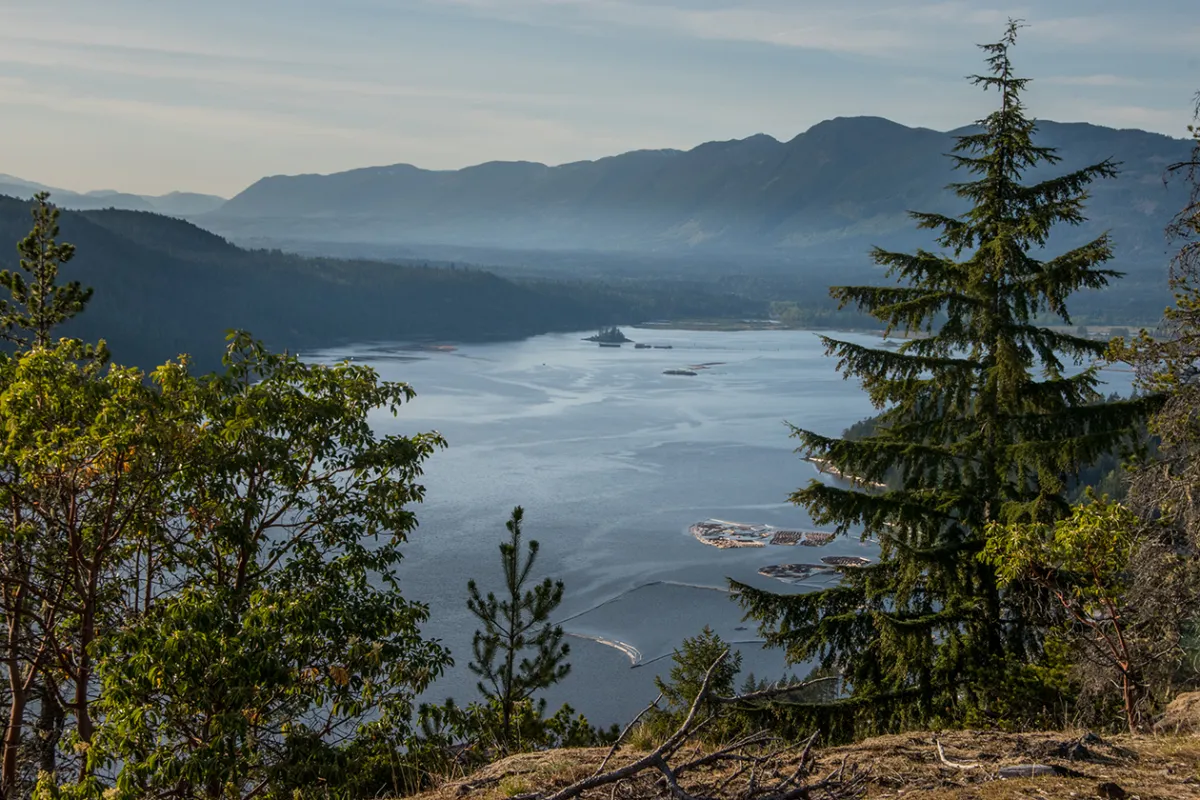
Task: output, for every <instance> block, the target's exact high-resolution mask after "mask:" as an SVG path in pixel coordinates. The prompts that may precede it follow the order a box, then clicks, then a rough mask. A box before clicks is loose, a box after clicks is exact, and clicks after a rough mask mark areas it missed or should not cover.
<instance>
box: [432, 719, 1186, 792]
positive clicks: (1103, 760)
mask: <svg viewBox="0 0 1200 800" xmlns="http://www.w3.org/2000/svg"><path fill="white" fill-rule="evenodd" d="M1081 736H1082V733H1026V734H1005V733H994V732H976V731H955V732H948V733H944V734H938V735H937V736H936V740H937V741H940V742H941V743H942V745H943V748H944V752H945V758H946V760H947V761H950V762H953V763H955V764H960V765H966V764H977V765H978V766H976V767H973V768H971V769H959V768H956V767H952V766H947V765H946V764H944V763H942V762H941V760H940V759H939V757H938V752H937V747H936V745H935V735H934V734H931V733H912V734H903V735H897V736H884V737H880V738H876V739H869V740H867V741H864V742H860V743H858V744H854V745H848V746H845V747H834V748H827V749H824V750H821V751H819V752H817V754H816V756H817V757H816V766H815V768H814V770H813V772H814V773H815V774H816V775H819V776H820V775H825V774H828V773H829V772H832V771H833V770H836V769H838V768H840V767H842V766H843V764H844V765H845V770H846V773H847V774H851V773H854V772H855V771H858V772H861V773H863V774H865V775H866V776H867V777H868V782H867V794H866V796H867V797H868V798H883V797H914V798H922V799H923V800H924V799H927V800H1018V798H1019V799H1020V800H1032V799H1033V798H1054V799H1055V800H1057V798H1064V799H1066V798H1080V800H1084V798H1095V797H1102V796H1104V795H1103V794H1101V793H1099V787H1100V786H1101V784H1106V783H1112V784H1116V785H1117V786H1119V787H1120V789H1121V790H1123V791H1124V792H1125V795H1124V796H1125V797H1127V798H1129V799H1130V800H1132V799H1133V798H1138V800H1186V799H1187V798H1197V800H1200V736H1159V737H1150V736H1141V737H1130V736H1118V737H1112V738H1105V739H1103V740H1099V741H1096V740H1085V741H1083V742H1082V748H1080V749H1076V750H1075V752H1074V753H1071V752H1070V749H1071V746H1072V745H1073V744H1074V743H1076V742H1079V741H1080V737H1081ZM607 752H608V751H607V749H606V748H592V749H578V750H555V751H550V752H545V753H527V754H522V755H517V756H512V757H510V758H507V759H505V760H503V761H499V762H497V763H495V764H491V765H489V766H487V767H485V768H483V769H482V770H480V771H478V772H476V773H475V774H474V775H472V776H471V777H470V778H468V779H467V780H466V781H456V782H452V783H447V784H446V785H444V786H442V787H440V788H439V789H437V790H435V791H431V792H427V793H425V794H422V795H419V796H418V798H419V800H460V799H461V798H471V800H503V799H504V798H508V797H512V796H514V795H517V794H521V793H522V792H527V791H531V790H534V789H538V790H541V791H549V790H552V789H557V788H561V787H563V786H566V785H568V784H570V783H572V782H574V781H576V780H579V779H581V778H584V777H587V776H588V775H591V774H592V773H593V772H595V771H596V768H597V767H598V766H599V765H600V762H601V761H602V760H603V758H604V756H605V754H606V753H607ZM639 754H640V753H639V752H637V751H632V750H627V751H622V752H621V753H618V754H617V756H615V757H614V758H613V760H612V761H611V762H610V763H609V768H610V769H611V768H613V767H616V766H620V765H622V764H625V763H628V762H629V761H632V760H634V759H635V758H636V757H637V756H638V755H639ZM1072 756H1074V757H1072ZM1019 764H1043V765H1047V766H1052V767H1056V768H1058V770H1059V772H1060V774H1058V775H1054V776H1045V777H1036V778H1014V779H1006V780H999V779H997V775H998V773H999V770H1000V768H1001V767H1004V766H1012V765H1019ZM787 765H788V762H787V761H784V762H783V763H781V764H780V765H779V768H780V769H781V770H787V768H788V767H787ZM656 778H657V774H647V775H645V776H643V778H642V785H640V786H636V785H634V786H627V787H625V790H623V791H618V792H617V793H616V796H617V797H623V796H631V795H634V794H638V793H641V792H644V793H645V794H646V795H649V794H650V793H651V790H652V784H653V783H654V781H655V780H656ZM713 778H714V773H712V772H708V773H706V774H698V775H696V776H695V777H694V778H693V780H696V781H702V782H703V783H704V784H707V785H712V783H713V780H712V779H713ZM689 784H691V785H696V784H692V781H686V780H685V781H684V786H685V788H687V787H688V786H689ZM611 791H612V790H611V787H604V788H603V789H602V790H597V792H596V793H595V794H594V795H592V794H586V795H584V797H585V798H588V797H593V796H594V797H596V798H601V797H603V798H606V799H607V798H609V797H610V792H611ZM1115 796H1118V797H1119V796H1121V795H1115Z"/></svg>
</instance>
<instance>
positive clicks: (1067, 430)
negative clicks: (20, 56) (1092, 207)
mask: <svg viewBox="0 0 1200 800" xmlns="http://www.w3.org/2000/svg"><path fill="white" fill-rule="evenodd" d="M1019 27H1020V25H1019V24H1018V23H1015V22H1010V24H1009V26H1008V29H1007V31H1006V33H1005V35H1004V37H1003V38H1002V39H1001V41H999V42H997V43H995V44H988V45H981V47H982V49H983V50H984V51H985V53H986V55H987V64H988V68H989V69H988V70H987V74H985V75H979V76H975V77H973V78H972V79H971V80H972V82H973V83H974V84H975V85H978V86H981V87H983V88H984V89H986V90H992V89H995V90H997V91H998V92H999V95H1000V107H999V108H998V109H997V110H996V111H995V112H994V113H992V114H991V115H989V116H988V117H987V118H985V119H983V120H981V121H979V123H978V130H977V131H976V132H972V133H969V134H967V135H964V136H960V137H959V138H958V142H957V145H956V147H955V148H954V154H953V155H952V156H951V157H952V158H953V159H954V161H955V163H956V166H957V168H958V169H961V170H963V171H965V172H968V173H970V174H971V175H973V176H974V179H973V180H970V181H968V182H964V183H956V184H952V185H951V187H950V188H951V189H953V191H954V192H955V193H956V194H957V195H958V196H959V197H961V198H963V199H964V200H966V201H968V202H969V203H970V204H971V208H970V210H969V211H967V212H966V213H965V214H963V215H962V216H959V217H950V216H945V215H941V214H929V213H913V214H912V216H913V218H914V219H915V220H916V222H917V224H918V227H920V228H923V229H929V230H934V231H938V232H939V233H938V236H937V242H938V243H939V245H940V250H939V252H930V251H925V250H918V251H917V252H916V253H915V254H907V253H895V252H889V251H886V250H882V249H878V248H877V249H875V250H874V252H873V254H872V255H873V259H874V261H875V262H876V263H877V264H879V265H881V266H884V267H886V268H887V272H888V276H889V277H890V278H893V279H894V281H895V284H894V285H891V286H842V287H834V288H833V289H832V290H831V293H832V294H833V296H834V297H836V298H837V299H838V300H839V301H840V302H841V304H842V306H843V307H844V306H854V307H857V308H858V309H860V310H861V311H863V312H865V313H868V314H870V315H871V316H873V317H874V318H876V319H878V320H880V321H881V322H882V323H883V325H884V326H885V327H886V329H887V330H888V331H889V332H892V331H902V332H904V333H905V334H920V336H919V337H918V338H913V339H910V340H909V341H907V342H906V343H905V344H904V345H903V346H901V347H900V348H898V349H897V350H895V351H890V350H882V349H873V348H869V347H865V346H862V345H859V344H855V343H852V342H845V341H838V340H835V339H826V347H827V352H828V353H829V354H831V355H836V356H837V358H838V368H839V369H840V370H841V371H842V372H843V373H845V374H846V375H847V376H854V377H855V378H857V379H859V380H860V381H861V382H862V385H863V387H864V388H865V389H866V390H867V392H868V393H869V395H870V397H871V399H872V401H873V402H874V404H875V405H876V407H878V408H881V409H883V411H882V414H881V416H880V418H879V421H880V424H879V425H878V426H877V428H876V430H875V431H874V432H872V433H871V434H870V435H868V436H867V437H866V438H863V439H860V440H857V441H849V440H841V439H835V438H829V437H826V436H822V435H820V434H818V433H816V432H813V431H808V430H802V429H799V428H794V429H793V434H794V436H796V437H797V438H798V439H799V440H800V441H801V443H802V447H801V449H802V450H804V451H807V452H808V453H809V454H810V455H811V456H813V457H819V458H821V459H826V460H827V461H828V462H829V463H830V464H831V465H832V466H834V467H836V468H837V469H838V470H840V471H841V473H842V474H846V475H854V476H858V477H860V478H862V479H864V481H865V483H864V484H863V485H866V486H869V485H870V483H871V482H883V481H885V479H886V478H887V477H888V475H889V473H890V474H891V475H892V476H893V477H892V485H891V487H890V488H889V489H887V490H883V491H879V490H870V489H861V488H854V489H847V488H839V487H836V486H830V485H826V484H824V483H821V482H819V481H813V482H811V483H810V484H809V485H808V486H807V487H805V488H802V489H800V490H798V491H796V492H795V493H794V494H793V495H792V497H791V500H792V501H793V502H794V503H797V504H798V505H802V506H804V507H805V508H806V509H808V511H809V513H810V515H811V516H812V518H813V519H814V520H815V521H816V522H817V523H818V524H822V525H835V526H837V529H838V530H839V531H840V532H843V533H845V532H849V531H852V530H856V531H860V532H861V533H862V535H864V536H865V537H870V538H874V539H876V540H877V541H878V542H879V544H880V547H881V554H880V559H879V562H878V563H877V564H876V565H873V566H871V567H868V568H865V569H858V570H855V569H844V570H843V575H842V580H841V582H840V584H839V585H838V586H836V587H834V588H831V589H828V590H826V591H820V592H815V593H811V594H803V595H786V596H785V595H776V594H773V593H770V592H764V591H761V590H755V589H752V588H751V587H747V586H743V585H737V584H735V588H737V589H738V590H739V592H740V595H739V596H740V601H741V603H742V604H743V607H744V608H745V609H746V610H747V611H748V614H749V616H751V617H753V618H755V619H757V620H758V621H759V622H760V624H761V626H762V629H763V632H764V634H765V635H766V637H767V640H768V642H769V643H770V644H771V645H775V646H783V647H785V648H786V650H787V654H788V657H789V659H790V660H792V661H793V662H802V661H807V660H810V659H815V660H817V661H818V662H819V663H820V664H821V665H822V666H824V667H826V668H832V669H836V670H839V671H840V672H841V673H842V674H843V676H844V678H845V682H846V689H847V690H848V693H847V694H846V696H844V697H843V699H840V700H838V701H835V702H833V703H831V704H826V705H822V706H813V707H811V708H809V709H808V711H809V712H811V713H813V714H814V715H815V717H816V719H817V720H819V722H820V724H821V725H822V726H823V727H824V729H825V730H826V732H827V735H830V736H834V737H840V738H848V737H852V736H856V735H863V734H870V733H874V732H878V731H887V730H895V729H900V728H904V727H910V726H927V725H936V724H954V723H957V722H963V721H967V720H970V719H971V718H972V716H973V715H974V714H976V713H980V712H982V713H984V714H990V713H1005V714H1012V713H1019V711H1018V709H1016V708H1014V707H1013V704H1014V703H1017V702H1018V697H1017V695H1018V694H1019V692H1017V691H1016V690H1015V688H1014V684H1013V683H1012V681H1013V680H1014V679H1015V677H1016V676H1015V674H1014V671H1013V670H1014V668H1019V667H1020V665H1023V664H1028V663H1035V662H1037V660H1038V659H1039V657H1040V654H1041V650H1040V646H1041V642H1040V638H1039V636H1038V627H1037V625H1036V624H1035V623H1036V620H1034V619H1033V618H1032V616H1031V609H1030V604H1028V603H1027V602H1025V601H1027V600H1028V599H1029V591H1030V590H1029V589H1028V587H1021V586H1016V587H1012V588H1008V589H1005V590H1004V591H1002V590H1001V589H1000V588H999V587H998V585H997V581H996V575H995V571H994V569H993V568H992V567H991V566H989V565H987V564H984V563H982V562H981V561H980V559H979V558H978V554H979V552H980V550H981V549H982V547H983V543H984V537H985V529H986V526H987V524H988V523H989V522H992V521H1002V522H1012V521H1019V520H1040V521H1052V520H1054V519H1057V518H1060V517H1061V516H1063V515H1064V514H1065V513H1067V511H1068V504H1067V502H1066V499H1065V497H1064V490H1065V488H1066V483H1067V481H1068V480H1069V479H1070V477H1071V476H1072V474H1073V473H1074V472H1075V471H1076V470H1077V469H1078V468H1079V467H1080V465H1082V464H1086V463H1088V462H1090V461H1092V460H1093V459H1094V458H1096V457H1097V456H1098V455H1100V454H1101V453H1103V452H1106V451H1108V450H1110V449H1112V448H1113V447H1115V446H1118V445H1119V444H1120V442H1121V441H1122V440H1123V439H1124V438H1125V437H1126V436H1127V435H1128V432H1129V430H1130V425H1131V422H1132V421H1133V420H1135V419H1137V418H1138V417H1139V416H1140V415H1141V414H1142V413H1143V411H1144V408H1143V406H1144V404H1145V402H1147V401H1133V400H1131V401H1124V402H1118V403H1102V402H1100V401H1101V399H1102V398H1101V395H1100V394H1099V393H1098V391H1097V386H1098V383H1099V380H1098V376H1097V374H1096V371H1095V368H1088V369H1084V370H1083V371H1082V372H1080V373H1078V374H1076V375H1073V376H1069V375H1068V374H1067V373H1068V369H1067V366H1066V363H1065V362H1067V361H1074V362H1086V361H1090V360H1093V359H1094V358H1096V357H1098V356H1100V355H1101V354H1102V353H1103V352H1104V349H1105V345H1104V344H1103V343H1100V342H1094V341H1090V340H1087V339H1083V338H1080V337H1077V336H1073V335H1070V334H1067V333H1063V332H1060V331H1057V330H1053V329H1051V328H1049V327H1045V326H1042V325H1040V324H1039V321H1038V317H1039V315H1042V314H1045V313H1049V314H1051V315H1054V316H1057V317H1058V318H1060V319H1061V320H1062V322H1063V323H1064V324H1069V323H1070V316H1069V314H1068V310H1067V304H1066V301H1067V299H1068V297H1069V296H1070V295H1071V294H1072V293H1074V292H1075V291H1077V290H1080V289H1096V288H1100V287H1103V286H1105V285H1107V284H1108V282H1109V280H1110V279H1112V278H1115V277H1119V275H1120V273H1117V272H1114V271H1111V270H1108V269H1103V268H1102V265H1103V264H1104V263H1105V262H1107V261H1109V260H1110V259H1111V258H1112V255H1113V253H1112V245H1111V242H1110V241H1109V238H1108V236H1107V235H1104V236H1101V237H1100V238H1098V239H1096V240H1094V241H1091V242H1089V243H1087V244H1085V245H1083V246H1081V247H1078V248H1075V249H1073V250H1070V251H1069V252H1066V253H1063V254H1062V255H1058V256H1056V257H1053V258H1051V259H1049V260H1045V261H1042V260H1039V259H1038V258H1037V255H1038V254H1039V251H1040V250H1041V248H1042V247H1043V246H1044V245H1045V244H1046V242H1047V239H1048V237H1049V235H1050V232H1051V229H1052V228H1053V227H1054V226H1055V225H1056V224H1060V223H1061V224H1065V225H1076V224H1078V223H1080V222H1082V221H1083V219H1084V216H1083V203H1084V200H1085V199H1086V196H1087V195H1086V187H1087V186H1088V184H1089V183H1091V182H1092V181H1093V180H1096V179H1099V178H1111V177H1113V176H1114V175H1115V174H1116V165H1115V164H1114V163H1112V162H1110V161H1105V162H1102V163H1099V164H1095V165H1092V166H1089V167H1086V168H1084V169H1080V170H1077V171H1074V172H1070V173H1068V174H1065V175H1061V176H1058V177H1054V178H1051V179H1048V180H1045V181H1042V182H1038V183H1032V184H1028V183H1023V182H1022V178H1023V176H1024V174H1025V173H1026V172H1028V171H1029V170H1031V169H1033V168H1035V167H1037V166H1038V165H1041V164H1048V165H1052V164H1054V163H1056V162H1058V161H1059V157H1058V156H1057V155H1056V154H1055V152H1054V150H1053V149H1051V148H1046V147H1039V146H1037V145H1035V144H1034V134H1035V132H1036V124H1035V122H1034V121H1033V120H1031V119H1030V118H1029V117H1028V116H1027V115H1026V112H1025V108H1024V106H1023V105H1022V103H1021V93H1022V90H1024V89H1025V87H1026V85H1027V83H1028V79H1025V78H1020V77H1017V76H1015V75H1014V73H1013V68H1012V63H1011V61H1010V49H1011V48H1012V47H1013V46H1014V45H1015V43H1016V39H1017V32H1018V29H1019Z"/></svg>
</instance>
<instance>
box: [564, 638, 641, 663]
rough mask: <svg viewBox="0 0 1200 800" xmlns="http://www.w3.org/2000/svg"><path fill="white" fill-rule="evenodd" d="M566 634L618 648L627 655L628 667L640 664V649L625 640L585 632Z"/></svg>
mask: <svg viewBox="0 0 1200 800" xmlns="http://www.w3.org/2000/svg"><path fill="white" fill-rule="evenodd" d="M567 636H574V637H575V638H576V639H587V640H588V641H591V642H596V643H597V644H602V645H604V646H605V647H612V648H615V649H617V650H620V651H621V652H622V653H624V654H625V655H627V656H629V666H630V667H640V666H641V665H642V651H641V650H638V649H637V648H636V647H634V646H633V645H631V644H627V643H625V642H618V641H617V640H615V639H605V638H604V637H603V636H588V635H587V634H584V633H570V632H568V633H567ZM657 660H658V659H655V661H657Z"/></svg>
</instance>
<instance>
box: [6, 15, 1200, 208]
mask: <svg viewBox="0 0 1200 800" xmlns="http://www.w3.org/2000/svg"><path fill="white" fill-rule="evenodd" d="M329 5H330V4H323V3H319V2H316V0H291V1H290V2H283V1H282V0H262V2H257V3H253V4H246V3H234V2H232V0H213V2H210V3H206V4H203V5H202V6H201V5H191V4H188V5H184V4H162V3H157V4H155V3H149V2H146V1H145V0H111V2H108V3H105V4H103V5H101V4H95V3H83V2H81V0H51V1H50V2H44V3H39V4H37V5H36V6H32V5H31V6H28V7H11V6H7V5H6V6H5V7H3V8H0V104H3V105H4V106H5V108H6V109H7V110H8V112H9V120H10V124H9V125H7V126H4V127H3V128H0V152H5V153H10V154H19V156H17V157H14V158H12V160H11V161H9V160H3V161H0V173H9V174H13V175H16V176H18V177H21V178H23V179H26V180H30V181H37V182H40V183H45V184H50V185H54V186H58V187H61V188H64V189H70V190H72V191H78V192H85V191H94V190H100V189H111V190H118V191H125V192H133V193H141V194H162V193H165V192H170V191H189V192H206V193H212V194H218V195H222V196H225V197H228V196H231V195H233V194H236V193H237V192H239V191H241V190H242V189H244V188H245V187H246V186H248V185H250V184H251V183H253V182H254V181H256V180H258V179H259V178H261V177H264V176H268V175H275V174H296V173H329V172H338V171H342V170H347V169H355V168H360V167H367V166H373V165H387V164H396V163H411V164H414V165H417V166H420V167H424V168H430V169H456V168H461V167H464V166H469V165H472V164H478V163H483V162H488V161H497V160H500V161H517V160H524V161H538V162H542V163H547V164H561V163H567V162H572V161H578V160H585V159H595V158H602V157H605V156H611V155H615V154H618V153H621V152H626V151H629V150H637V149H658V148H676V149H689V148H691V147H694V146H696V145H698V144H700V143H702V142H705V141H713V140H727V139H735V138H744V137H746V136H749V135H752V134H755V133H766V134H768V135H771V136H774V137H776V138H778V139H784V140H786V139H790V138H792V137H794V136H795V135H796V134H798V133H800V132H802V131H804V130H807V129H808V128H810V127H811V126H812V125H814V124H816V123H818V122H820V121H823V120H825V119H829V118H833V117H838V116H880V117H886V118H888V119H892V120H894V121H896V122H899V123H901V124H904V125H908V126H918V127H926V128H932V129H935V130H950V129H953V128H957V127H959V126H961V125H964V124H967V123H969V122H971V121H972V120H974V119H976V118H978V117H980V116H982V115H984V114H986V113H987V112H988V110H990V104H991V102H992V98H991V97H989V96H988V95H986V94H985V93H982V92H980V91H978V89H975V88H973V87H971V86H970V85H969V84H968V83H967V81H965V80H963V76H964V75H966V74H967V73H970V72H976V71H979V70H980V69H981V68H982V63H981V58H980V53H979V52H978V51H977V50H976V49H975V46H974V45H975V43H978V42H984V41H992V40H994V39H996V38H997V37H998V36H999V34H1000V33H1001V30H1002V27H1003V24H1004V21H1005V20H1006V19H1007V18H1008V17H1009V16H1015V17H1021V18H1025V19H1027V20H1028V22H1029V25H1030V27H1029V28H1028V29H1027V30H1026V31H1024V32H1023V35H1022V38H1021V41H1020V44H1019V46H1018V48H1017V50H1016V51H1015V53H1014V57H1015V59H1016V62H1017V67H1018V70H1019V71H1020V73H1021V74H1023V75H1027V76H1030V77H1032V78H1033V79H1034V83H1033V84H1032V86H1031V87H1030V91H1029V94H1028V100H1029V109H1030V112H1031V113H1032V114H1033V115H1035V116H1037V117H1042V118H1047V119H1055V120H1060V121H1086V122H1092V123H1095V124H1100V125H1108V126H1111V127H1118V128H1141V129H1144V130H1150V131H1156V132H1159V133H1165V134H1168V135H1172V136H1176V137H1181V136H1184V135H1185V134H1186V125H1187V122H1188V120H1189V119H1190V116H1191V115H1190V111H1191V104H1192V98H1193V92H1194V82H1195V75H1196V73H1197V72H1198V71H1200V70H1198V66H1200V60H1198V59H1197V57H1196V56H1195V55H1193V54H1192V53H1191V52H1190V49H1189V48H1190V44H1191V43H1192V42H1194V41H1195V40H1196V37H1197V36H1198V35H1200V26H1197V25H1188V24H1182V20H1183V19H1185V18H1186V15H1187V14H1188V10H1189V8H1190V4H1188V3H1185V2H1183V1H1182V0H1151V1H1150V2H1146V3H1143V4H1141V5H1140V6H1139V7H1138V8H1137V9H1136V11H1133V10H1131V9H1130V8H1129V6H1128V4H1127V3H1121V2H1117V0H1101V1H1100V2H1095V3H1091V4H1089V6H1088V8H1087V9H1086V16H1084V13H1085V10H1084V9H1081V8H1080V7H1079V6H1078V4H1076V3H1071V2H1068V1H1067V0H1050V1H1049V2H1044V3H1041V4H1040V5H1038V6H1036V7H1032V6H1031V5H1030V4H1026V5H1014V6H1011V7H1005V6H1001V5H996V4H991V3H987V2H914V1H913V0H903V1H902V2H895V3H884V2H883V0H869V2H864V3H859V4H856V7H855V8H854V9H848V8H845V7H844V6H842V5H839V4H834V3H828V2H820V3H818V2H802V1H801V0H786V1H785V0H748V1H747V2H733V0H643V1H640V2H639V1H638V0H436V2H435V0H350V1H349V2H345V3H339V4H337V7H336V8H331V7H329ZM1151 56H1152V58H1151Z"/></svg>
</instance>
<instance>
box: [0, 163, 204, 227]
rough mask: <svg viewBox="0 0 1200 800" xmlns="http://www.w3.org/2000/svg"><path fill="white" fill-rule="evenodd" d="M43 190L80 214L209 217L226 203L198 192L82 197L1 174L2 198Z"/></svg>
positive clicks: (97, 193)
mask: <svg viewBox="0 0 1200 800" xmlns="http://www.w3.org/2000/svg"><path fill="white" fill-rule="evenodd" d="M42 191H45V192H50V197H51V200H53V202H54V203H55V204H57V205H59V206H62V207H63V208H69V209H73V210H78V211H93V210H97V209H102V208H116V209H120V210H123V211H154V212H156V213H159V214H166V215H167V216H171V217H188V216H195V215H198V214H206V213H208V212H210V211H214V210H216V209H217V208H219V207H220V206H221V204H222V203H224V202H225V198H224V197H217V196H216V195H211V194H196V193H195V192H171V193H170V194H164V195H158V196H154V195H141V194H129V193H128V192H116V191H112V190H108V189H102V190H99V191H95V192H85V193H82V194H81V193H79V192H72V191H68V190H67V189H56V188H55V187H53V186H46V185H44V184H41V183H36V182H34V181H27V180H23V179H21V178H17V177H14V176H12V175H5V174H3V173H0V195H8V196H9V197H16V198H20V199H22V200H28V199H29V198H30V197H33V195H35V194H36V193H38V192H42Z"/></svg>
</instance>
